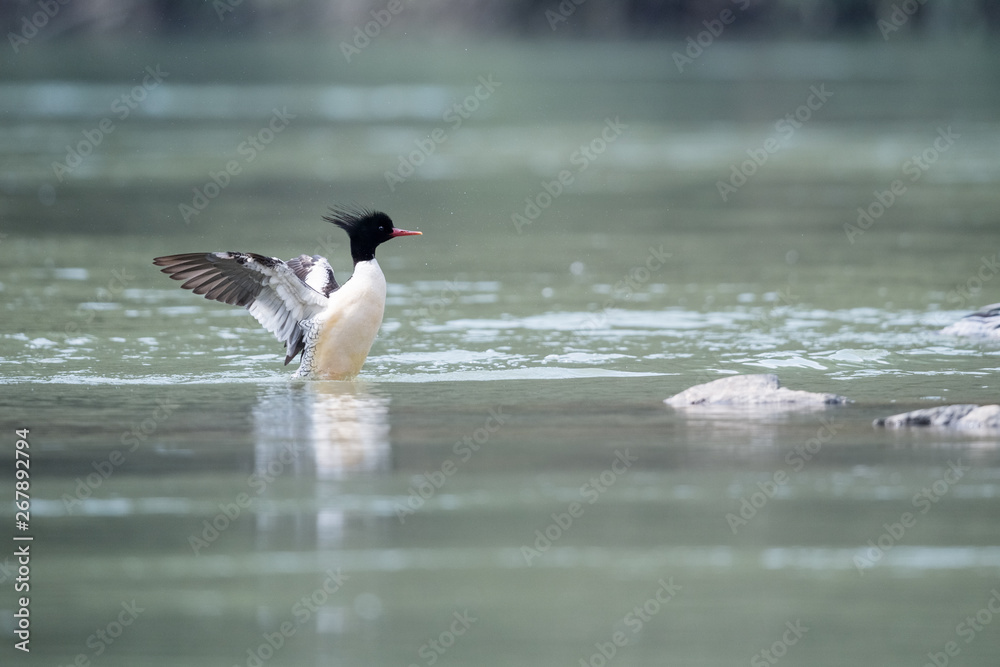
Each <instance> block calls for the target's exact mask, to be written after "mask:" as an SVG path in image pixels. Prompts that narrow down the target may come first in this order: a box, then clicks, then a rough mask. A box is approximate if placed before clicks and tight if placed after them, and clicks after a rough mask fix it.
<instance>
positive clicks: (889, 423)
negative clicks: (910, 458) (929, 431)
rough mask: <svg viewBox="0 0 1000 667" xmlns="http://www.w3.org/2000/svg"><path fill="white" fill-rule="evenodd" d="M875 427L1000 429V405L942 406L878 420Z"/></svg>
mask: <svg viewBox="0 0 1000 667" xmlns="http://www.w3.org/2000/svg"><path fill="white" fill-rule="evenodd" d="M874 425H875V426H885V427H886V428H906V427H907V426H940V427H943V428H952V429H959V430H975V429H1000V405H971V404H963V405H940V406H938V407H936V408H923V409H922V410H913V411H911V412H903V413H901V414H898V415H892V416H890V417H883V418H882V419H876V420H875V422H874Z"/></svg>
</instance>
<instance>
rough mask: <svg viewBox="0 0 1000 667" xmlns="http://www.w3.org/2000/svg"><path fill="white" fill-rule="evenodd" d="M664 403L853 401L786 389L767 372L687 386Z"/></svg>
mask: <svg viewBox="0 0 1000 667" xmlns="http://www.w3.org/2000/svg"><path fill="white" fill-rule="evenodd" d="M663 402H664V403H666V404H667V405H670V406H672V407H675V408H678V407H686V406H691V405H714V406H740V407H744V406H746V407H754V406H780V407H789V408H793V407H808V406H823V405H843V404H844V403H849V402H850V401H849V400H848V399H847V398H845V397H843V396H838V395H837V394H819V393H813V392H809V391H797V390H793V389H786V388H785V387H782V386H781V382H780V381H779V380H778V376H777V375H774V374H773V373H768V374H764V375H733V376H730V377H725V378H721V379H719V380H713V381H712V382H706V383H705V384H699V385H695V386H693V387H691V388H690V389H685V390H684V391H682V392H681V393H679V394H676V395H675V396H671V397H670V398H668V399H665V400H664V401H663Z"/></svg>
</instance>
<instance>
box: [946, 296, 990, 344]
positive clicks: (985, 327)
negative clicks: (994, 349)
mask: <svg viewBox="0 0 1000 667" xmlns="http://www.w3.org/2000/svg"><path fill="white" fill-rule="evenodd" d="M941 333H943V334H945V335H946V336H969V337H972V338H997V339H1000V303H994V304H992V305H989V306H986V307H985V308H982V309H980V310H977V311H976V312H974V313H971V314H969V315H966V316H965V317H963V318H962V319H960V320H959V321H957V322H955V323H954V324H951V325H949V326H946V327H945V328H944V329H941Z"/></svg>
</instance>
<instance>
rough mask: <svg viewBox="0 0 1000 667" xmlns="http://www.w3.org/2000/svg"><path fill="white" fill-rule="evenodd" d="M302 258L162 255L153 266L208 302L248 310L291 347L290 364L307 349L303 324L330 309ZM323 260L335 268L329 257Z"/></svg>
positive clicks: (255, 255)
mask: <svg viewBox="0 0 1000 667" xmlns="http://www.w3.org/2000/svg"><path fill="white" fill-rule="evenodd" d="M302 257H306V256H305V255H303V256H302ZM302 257H299V258H297V259H296V260H291V261H290V262H288V263H285V262H282V261H281V260H280V259H277V258H275V257H265V256H263V255H257V254H254V253H247V252H208V253H187V254H183V255H169V256H167V257H157V258H156V259H154V260H153V263H154V264H156V265H157V266H159V267H161V269H160V270H161V271H163V273H166V274H167V275H169V276H170V277H171V278H173V279H174V280H183V281H184V283H183V284H182V285H181V287H183V288H184V289H189V290H191V291H192V292H194V293H195V294H201V295H203V296H204V297H205V298H206V299H212V300H214V301H220V302H222V303H228V304H230V305H233V306H244V307H246V309H247V310H248V311H250V314H251V315H253V316H254V318H256V320H257V321H258V322H260V323H261V325H263V327H264V328H265V329H267V330H268V331H270V332H271V333H273V334H274V335H275V336H276V337H277V338H278V340H280V341H281V342H283V343H284V344H285V347H286V348H287V354H286V355H285V363H286V364H288V362H290V361H291V360H292V359H294V358H295V357H296V355H298V354H299V353H300V352H302V350H303V348H304V347H305V341H304V339H303V331H302V327H301V326H300V325H299V323H300V322H302V321H303V320H306V319H309V318H312V317H315V316H316V315H317V314H319V313H320V312H322V310H323V309H324V308H325V307H326V305H327V298H326V295H325V294H323V293H322V292H321V291H318V290H317V289H315V287H314V286H312V285H310V284H309V283H307V282H306V277H308V267H306V268H305V269H303V264H304V263H303V262H302ZM309 259H310V262H313V259H312V258H309ZM319 259H321V260H322V261H323V263H325V264H326V266H327V267H329V263H327V262H326V260H325V259H323V258H322V257H320V258H319ZM293 262H295V265H294V266H291V264H292V263H293ZM303 276H306V277H303ZM330 278H331V280H332V278H333V270H332V269H331V270H330ZM333 282H334V285H336V281H333Z"/></svg>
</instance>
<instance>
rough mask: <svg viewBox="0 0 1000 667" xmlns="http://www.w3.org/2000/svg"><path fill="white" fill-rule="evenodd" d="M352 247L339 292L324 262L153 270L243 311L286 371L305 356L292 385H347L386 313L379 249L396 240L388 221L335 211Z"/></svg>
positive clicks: (212, 260)
mask: <svg viewBox="0 0 1000 667" xmlns="http://www.w3.org/2000/svg"><path fill="white" fill-rule="evenodd" d="M323 219H324V220H326V221H327V222H332V223H333V224H335V225H337V226H338V227H340V228H341V229H343V230H344V231H345V232H347V236H348V237H349V238H350V239H351V257H352V259H353V260H354V273H353V274H352V275H351V277H350V279H348V280H347V282H345V283H344V284H343V285H338V284H337V280H336V279H335V278H334V276H333V268H332V267H331V266H330V262H328V261H327V260H326V258H325V257H321V256H319V255H312V256H309V255H299V256H298V257H296V258H294V259H290V260H288V261H287V262H283V261H281V260H280V259H278V258H276V257H265V256H263V255H257V254H254V253H249V252H208V253H204V252H197V253H185V254H181V255H169V256H166V257H157V258H156V259H154V260H153V264H155V265H156V266H160V267H163V268H162V269H161V271H163V273H166V274H167V275H169V276H170V277H171V278H173V279H174V280H183V281H185V282H184V284H183V285H181V287H182V288H184V289H189V290H191V291H192V292H194V293H195V294H202V295H204V296H205V298H206V299H213V300H215V301H221V302H222V303H228V304H231V305H234V306H245V307H246V309H247V310H249V311H250V314H251V315H253V316H254V318H256V320H257V321H258V322H260V323H261V324H262V325H263V326H264V328H265V329H267V330H268V331H270V332H271V333H273V334H274V335H275V336H276V337H277V338H278V340H280V341H282V342H283V343H284V344H285V348H286V350H287V354H286V355H285V365H288V363H289V362H290V361H291V360H292V359H294V358H295V357H296V356H297V355H298V354H300V353H301V354H302V360H301V363H300V364H299V369H298V370H297V371H296V372H295V374H294V376H293V377H299V378H319V379H327V380H349V379H351V378H353V377H355V376H356V375H357V374H358V373H360V372H361V367H362V365H364V363H365V359H366V358H367V357H368V351H369V350H371V347H372V343H373V342H374V341H375V335H376V334H377V333H378V329H379V327H380V326H381V324H382V313H383V311H384V310H385V276H384V275H383V274H382V269H381V268H380V267H379V265H378V262H377V261H376V260H375V248H377V247H378V246H379V245H380V244H382V243H384V242H386V241H388V240H389V239H393V238H396V237H397V236H414V235H419V234H421V233H422V232H411V231H407V230H405V229H397V228H395V227H393V225H392V220H391V219H390V218H389V216H388V215H386V214H385V213H381V212H379V211H373V210H370V209H363V208H345V207H337V208H331V209H330V215H327V216H323Z"/></svg>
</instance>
